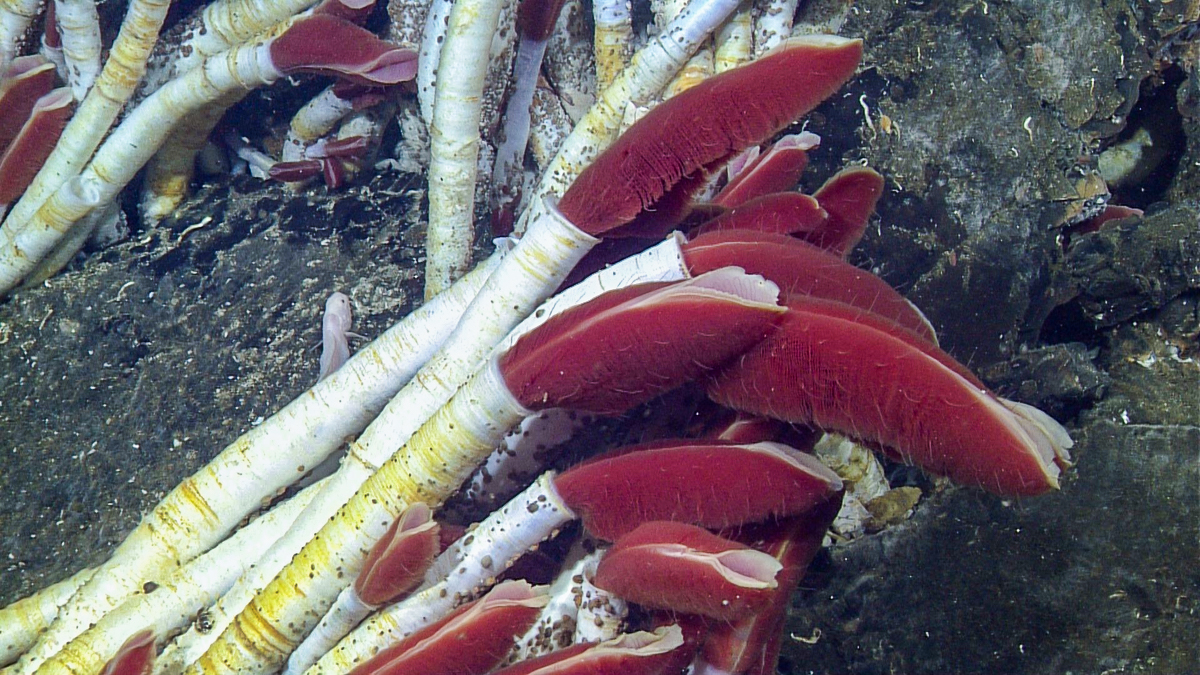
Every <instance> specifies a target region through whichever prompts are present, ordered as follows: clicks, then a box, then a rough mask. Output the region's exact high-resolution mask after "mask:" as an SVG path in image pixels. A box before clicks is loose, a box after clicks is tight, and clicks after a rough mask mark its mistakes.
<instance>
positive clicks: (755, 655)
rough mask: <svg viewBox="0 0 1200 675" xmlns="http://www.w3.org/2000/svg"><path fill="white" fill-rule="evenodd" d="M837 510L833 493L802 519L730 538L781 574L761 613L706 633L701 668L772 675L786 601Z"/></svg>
mask: <svg viewBox="0 0 1200 675" xmlns="http://www.w3.org/2000/svg"><path fill="white" fill-rule="evenodd" d="M841 507H842V493H840V492H838V493H836V494H834V495H833V496H832V497H830V498H829V499H828V500H827V501H826V502H825V503H824V504H821V505H820V506H818V507H817V508H815V509H813V510H812V511H809V512H808V513H805V514H804V515H801V516H797V517H795V518H789V519H787V520H785V521H782V522H779V523H771V524H767V525H764V526H762V527H760V528H754V529H755V530H757V531H755V532H751V531H743V532H742V533H741V536H738V537H736V539H737V540H738V541H741V542H743V543H745V544H748V545H750V546H751V547H753V548H754V549H755V550H758V551H763V552H764V553H767V554H768V555H771V556H772V557H774V558H775V559H776V560H778V561H779V562H780V564H782V565H783V569H782V570H780V571H779V574H778V575H776V576H775V581H776V582H777V583H778V587H777V588H775V590H774V592H773V593H771V597H770V599H769V600H767V602H766V604H764V605H763V607H762V608H761V609H759V610H758V611H756V612H754V613H753V614H751V615H749V616H746V617H743V618H741V619H738V620H737V621H734V622H733V623H725V624H719V625H714V626H712V627H711V628H710V629H709V632H708V635H707V636H706V638H705V640H704V647H703V654H704V660H705V661H706V662H707V663H709V664H710V665H712V666H715V667H716V668H717V669H718V670H720V671H722V672H726V673H745V675H774V673H775V666H776V663H777V661H778V660H779V646H780V644H779V642H780V638H781V637H782V636H783V622H784V620H785V619H786V618H787V608H788V604H789V600H791V597H792V593H793V592H794V591H795V590H796V585H797V584H799V583H800V580H801V579H803V578H804V573H805V572H806V571H807V570H808V565H809V563H810V562H812V559H813V558H814V557H816V555H817V553H819V552H820V550H821V544H822V542H823V541H824V539H825V533H826V532H828V531H829V527H830V525H832V524H833V519H834V517H835V516H837V513H838V510H840V509H841ZM748 534H750V535H753V538H750V537H747V536H746V535H748Z"/></svg>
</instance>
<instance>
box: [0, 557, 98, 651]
mask: <svg viewBox="0 0 1200 675" xmlns="http://www.w3.org/2000/svg"><path fill="white" fill-rule="evenodd" d="M95 573H96V568H94V567H88V568H86V569H82V570H80V571H78V572H76V573H75V574H74V575H72V576H70V577H68V578H66V579H63V580H62V581H60V582H58V583H55V584H51V585H49V586H47V587H45V588H43V589H42V590H40V591H38V592H37V593H34V594H33V595H31V596H29V597H26V598H22V599H21V600H18V601H16V602H14V603H12V604H11V605H9V606H7V607H5V608H4V609H0V666H7V665H8V664H10V663H12V662H14V661H16V660H17V657H19V656H21V654H23V653H24V652H25V651H26V650H27V649H29V648H30V647H32V646H33V643H34V642H35V641H36V640H37V636H38V635H39V634H40V633H41V632H42V631H44V630H46V628H47V627H49V626H50V623H51V622H53V621H54V618H55V617H56V616H58V608H59V607H62V606H63V605H65V604H66V603H67V601H68V600H70V599H71V596H73V595H75V591H77V590H79V588H80V587H81V586H83V585H84V584H85V583H87V581H88V579H91V578H92V575H93V574H95Z"/></svg>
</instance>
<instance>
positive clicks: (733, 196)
mask: <svg viewBox="0 0 1200 675" xmlns="http://www.w3.org/2000/svg"><path fill="white" fill-rule="evenodd" d="M820 143H821V138H820V137H819V136H817V135H816V134H814V133H810V132H807V131H804V132H801V133H798V134H789V135H787V136H784V137H783V138H780V139H779V140H777V141H775V142H774V143H772V144H771V147H770V148H768V149H767V151H766V152H764V153H761V154H760V155H758V156H757V157H755V158H753V159H751V160H750V161H749V162H748V163H747V164H746V165H745V166H744V167H742V168H741V170H740V171H738V172H736V173H735V174H733V175H731V176H730V178H729V183H728V184H726V185H725V187H724V188H723V189H722V190H721V191H720V192H719V193H717V196H716V198H715V199H713V201H714V202H715V203H716V204H719V205H721V206H724V207H726V208H730V209H731V208H734V207H736V206H739V205H741V204H743V203H745V202H746V201H748V200H750V199H753V198H755V197H761V196H763V195H765V194H769V193H772V192H784V191H787V190H791V189H793V188H794V187H796V183H798V182H800V176H801V175H803V174H804V169H805V167H807V166H808V151H809V150H812V149H813V148H815V147H817V146H818V145H820Z"/></svg>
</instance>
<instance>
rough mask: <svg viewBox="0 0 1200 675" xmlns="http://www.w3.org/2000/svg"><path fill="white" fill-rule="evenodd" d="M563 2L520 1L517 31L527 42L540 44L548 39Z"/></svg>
mask: <svg viewBox="0 0 1200 675" xmlns="http://www.w3.org/2000/svg"><path fill="white" fill-rule="evenodd" d="M562 6H563V0H521V5H520V6H519V7H517V30H519V31H521V36H522V37H523V38H525V39H527V40H534V41H537V42H541V41H542V40H545V39H547V38H549V37H550V33H551V32H552V31H553V30H554V24H555V23H556V22H557V21H558V14H559V12H560V11H562Z"/></svg>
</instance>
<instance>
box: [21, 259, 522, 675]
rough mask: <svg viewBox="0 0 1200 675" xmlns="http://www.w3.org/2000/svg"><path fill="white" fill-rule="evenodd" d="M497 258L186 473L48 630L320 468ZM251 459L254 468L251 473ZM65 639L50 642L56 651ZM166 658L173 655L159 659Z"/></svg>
mask: <svg viewBox="0 0 1200 675" xmlns="http://www.w3.org/2000/svg"><path fill="white" fill-rule="evenodd" d="M498 262H499V257H498V256H497V257H496V258H495V259H494V260H493V261H490V262H489V264H487V265H483V266H481V267H480V268H479V269H478V270H477V271H476V272H475V273H473V274H471V275H468V276H467V277H466V278H465V279H464V280H463V281H462V282H461V283H460V284H458V285H456V286H455V287H454V289H455V290H454V292H452V293H448V294H446V295H445V299H439V300H435V301H433V302H431V303H427V304H426V305H425V306H424V307H422V308H420V309H418V310H416V311H415V312H413V313H412V314H410V315H409V316H408V317H406V318H405V319H404V320H403V321H401V322H399V323H398V324H396V325H395V326H393V327H392V328H390V329H389V330H388V331H387V332H385V333H384V334H383V335H382V336H380V337H379V338H377V339H376V340H375V341H373V342H372V343H371V344H369V345H367V346H366V347H364V348H363V349H361V350H359V352H358V353H357V354H356V355H355V357H354V358H352V359H351V360H350V361H349V362H348V363H347V364H346V365H345V366H344V367H343V368H341V369H339V370H338V371H337V372H336V373H334V374H333V375H331V376H330V377H328V378H326V379H325V380H324V381H322V382H321V383H319V384H317V385H316V386H314V387H313V388H312V389H310V390H309V391H307V392H305V393H304V394H302V395H301V396H299V397H297V398H296V399H295V400H293V401H292V402H291V403H289V404H288V405H287V406H285V407H284V408H283V409H282V410H280V411H279V412H278V413H276V414H275V415H273V416H271V418H269V419H268V420H267V421H265V422H264V423H263V424H261V425H259V426H257V427H255V428H254V429H252V430H250V431H248V432H247V433H246V434H243V435H242V436H241V437H240V438H238V439H237V440H235V441H234V442H233V443H231V444H230V445H229V446H227V447H226V448H225V449H224V450H223V451H222V452H221V453H220V454H218V455H217V457H216V458H214V459H213V460H212V461H211V462H210V463H209V464H208V465H207V466H206V467H205V468H204V469H201V470H200V471H199V472H197V473H196V474H193V475H192V476H191V477H190V478H188V479H186V480H185V481H184V482H183V483H182V484H181V485H180V486H179V487H177V488H176V489H175V490H173V491H172V492H171V493H170V494H168V495H167V497H166V498H164V499H163V501H162V502H160V503H159V505H158V506H156V507H155V509H154V510H153V511H151V512H150V513H149V514H148V515H147V516H145V517H144V518H143V519H142V522H141V523H140V524H139V525H138V527H137V528H136V529H135V530H134V531H133V532H132V533H131V534H130V535H129V536H128V537H126V539H125V541H124V542H123V543H122V544H121V546H120V547H119V548H118V549H117V551H116V552H115V553H114V554H113V556H112V558H111V559H110V560H109V561H108V562H106V563H105V564H104V565H102V566H101V567H100V570H99V572H98V573H97V574H96V575H95V576H94V577H93V578H92V579H91V580H90V582H89V583H88V584H87V585H85V586H84V588H82V589H80V593H78V594H77V595H76V596H75V598H73V599H72V601H71V603H69V604H68V605H66V606H64V608H63V611H62V612H61V613H60V617H59V619H58V621H56V623H55V626H56V627H57V628H56V629H55V630H56V632H55V633H51V634H49V635H51V636H52V637H53V639H55V640H56V641H61V643H65V642H66V641H68V640H70V639H71V638H73V637H74V636H75V635H77V634H78V633H79V632H81V631H82V630H83V629H84V628H86V627H87V626H88V625H90V624H91V623H93V622H95V621H96V620H97V619H98V618H99V617H100V616H102V615H103V614H104V613H105V612H107V611H108V610H110V609H112V607H113V606H114V604H115V603H118V602H120V601H121V599H123V598H125V597H127V596H129V595H130V594H132V593H134V592H135V591H136V590H137V589H139V588H141V587H142V585H143V584H145V582H146V581H149V580H151V579H154V578H156V577H159V576H161V575H162V574H163V573H164V570H168V569H173V568H175V567H177V566H179V565H182V564H185V563H187V562H188V561H190V560H191V559H192V558H194V557H195V556H196V555H198V554H200V553H202V552H203V551H205V550H207V549H209V548H211V547H212V546H213V545H214V544H216V543H217V542H219V541H220V540H221V539H222V538H224V536H225V535H226V534H227V533H228V532H229V531H230V530H231V529H232V528H233V527H234V526H235V525H237V523H238V522H239V521H240V520H241V519H242V518H244V517H245V515H246V514H247V513H248V511H249V510H250V509H251V508H253V506H254V505H255V504H258V503H261V501H262V499H263V498H264V497H267V496H269V495H272V494H274V493H275V491H276V490H278V489H280V488H281V487H284V486H286V485H288V484H289V483H291V482H292V481H294V480H296V479H297V478H299V477H300V476H301V475H302V474H303V473H304V471H305V467H312V466H316V465H317V464H318V463H320V462H321V461H322V460H323V459H324V458H325V456H326V455H328V454H329V453H330V452H332V451H333V450H334V449H336V448H337V447H338V446H340V445H341V444H342V443H343V442H344V440H345V438H346V437H347V436H352V435H354V434H357V433H359V432H360V431H361V430H362V429H363V427H365V426H366V425H367V422H368V421H370V420H371V419H372V418H373V417H374V416H375V415H376V414H377V413H378V411H379V410H380V408H382V407H383V405H384V403H386V402H387V400H388V398H390V397H391V395H392V394H394V393H395V392H396V391H397V390H399V389H400V387H401V385H403V384H404V382H406V381H407V380H408V379H409V378H410V377H412V375H413V373H415V372H416V370H417V369H418V368H419V367H420V366H421V365H422V364H423V363H424V362H425V361H426V360H428V359H429V358H430V356H432V354H433V353H434V352H435V351H436V349H437V347H438V345H440V344H441V342H442V341H443V340H444V339H445V338H446V336H447V335H449V334H450V332H451V331H452V330H453V328H454V326H455V325H456V324H457V322H458V319H459V317H461V316H462V313H463V311H464V310H465V308H466V306H467V304H468V303H469V302H470V300H471V299H472V298H474V296H475V294H476V293H477V292H478V290H479V289H480V288H481V287H482V286H483V284H484V282H485V281H486V280H487V277H488V275H489V274H490V273H491V271H492V270H493V269H494V268H495V265H496V264H498ZM246 466H253V467H255V471H254V472H253V473H247V472H246V471H244V467H246ZM298 468H299V470H297V469H298ZM261 565H262V564H261V563H260V565H258V566H256V567H255V569H256V570H258V569H259V568H260V567H261ZM280 566H282V563H280ZM277 569H278V568H276V570H277ZM268 578H269V577H268ZM243 592H245V591H244V590H243ZM242 602H243V603H244V602H245V601H244V600H243V601H242ZM238 609H240V606H239V607H238ZM214 614H217V613H215V612H214ZM212 637H215V636H212ZM46 639H48V638H43V641H44V640H46ZM194 639H198V640H200V641H201V642H203V641H204V640H205V639H209V638H206V637H205V636H204V635H196V636H195V638H194ZM60 647H61V644H52V645H48V646H46V647H44V649H45V650H46V651H47V652H48V654H47V655H49V653H54V652H57V651H58V649H59V648H60ZM165 658H166V655H165V654H164V659H160V660H159V662H160V665H163V663H164V660H165Z"/></svg>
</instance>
